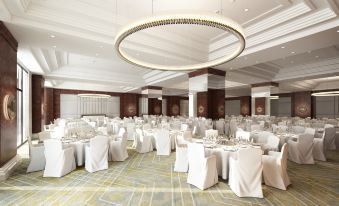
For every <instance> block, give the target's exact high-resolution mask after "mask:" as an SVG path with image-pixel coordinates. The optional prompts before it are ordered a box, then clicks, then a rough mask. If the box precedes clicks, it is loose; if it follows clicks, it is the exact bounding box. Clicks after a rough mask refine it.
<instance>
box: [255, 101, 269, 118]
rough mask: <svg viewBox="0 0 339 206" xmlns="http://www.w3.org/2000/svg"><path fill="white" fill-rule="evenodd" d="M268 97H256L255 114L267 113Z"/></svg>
mask: <svg viewBox="0 0 339 206" xmlns="http://www.w3.org/2000/svg"><path fill="white" fill-rule="evenodd" d="M265 106H266V97H257V98H255V107H254V108H255V115H265V114H266V113H265Z"/></svg>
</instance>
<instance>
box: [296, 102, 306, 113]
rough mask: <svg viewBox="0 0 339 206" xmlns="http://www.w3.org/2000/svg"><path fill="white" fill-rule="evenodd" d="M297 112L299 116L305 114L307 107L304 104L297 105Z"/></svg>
mask: <svg viewBox="0 0 339 206" xmlns="http://www.w3.org/2000/svg"><path fill="white" fill-rule="evenodd" d="M297 110H298V112H299V113H300V114H306V113H307V111H308V109H307V106H306V105H305V104H302V105H299V106H298V107H297Z"/></svg>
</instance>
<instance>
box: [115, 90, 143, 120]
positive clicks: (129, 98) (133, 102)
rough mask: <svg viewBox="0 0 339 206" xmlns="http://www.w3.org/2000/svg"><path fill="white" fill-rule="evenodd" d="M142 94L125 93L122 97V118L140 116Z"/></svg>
mask: <svg viewBox="0 0 339 206" xmlns="http://www.w3.org/2000/svg"><path fill="white" fill-rule="evenodd" d="M139 96H140V94H132V93H125V94H121V95H120V117H121V118H123V117H133V116H138V115H139Z"/></svg>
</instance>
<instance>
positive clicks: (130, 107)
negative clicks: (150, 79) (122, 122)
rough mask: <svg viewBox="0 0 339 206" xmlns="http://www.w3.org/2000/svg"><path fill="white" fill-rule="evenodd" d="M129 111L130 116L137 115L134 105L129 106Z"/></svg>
mask: <svg viewBox="0 0 339 206" xmlns="http://www.w3.org/2000/svg"><path fill="white" fill-rule="evenodd" d="M127 111H128V113H129V114H135V113H136V108H135V106H134V105H133V104H130V105H128V107H127Z"/></svg>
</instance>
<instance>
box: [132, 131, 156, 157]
mask: <svg viewBox="0 0 339 206" xmlns="http://www.w3.org/2000/svg"><path fill="white" fill-rule="evenodd" d="M140 131H141V132H140ZM135 137H136V147H135V149H136V151H137V152H139V153H147V152H151V151H153V145H152V137H150V136H144V135H143V133H142V130H141V129H137V133H136V136H135Z"/></svg>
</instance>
